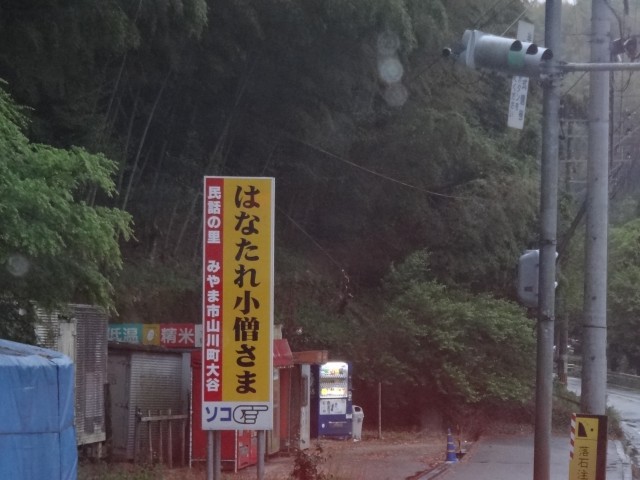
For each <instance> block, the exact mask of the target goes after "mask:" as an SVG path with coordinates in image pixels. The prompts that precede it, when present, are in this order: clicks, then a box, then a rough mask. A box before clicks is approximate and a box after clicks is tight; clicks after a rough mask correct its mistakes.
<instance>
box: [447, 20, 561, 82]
mask: <svg viewBox="0 0 640 480" xmlns="http://www.w3.org/2000/svg"><path fill="white" fill-rule="evenodd" d="M443 53H444V54H445V56H449V55H451V56H453V57H455V58H456V59H457V60H458V62H460V63H462V64H464V65H466V66H467V67H470V68H474V69H483V68H484V69H488V70H493V71H497V72H502V73H507V74H510V75H518V76H522V77H539V76H540V74H541V73H542V71H543V68H544V64H545V63H546V62H548V61H549V60H551V59H552V58H553V52H552V51H551V50H549V49H548V48H542V47H538V46H537V45H536V44H535V43H530V42H521V41H520V40H516V39H514V38H507V37H499V36H497V35H491V34H489V33H484V32H481V31H480V30H465V32H464V35H463V36H462V44H461V45H458V47H457V48H456V49H454V50H448V49H447V50H445V51H444V52H443Z"/></svg>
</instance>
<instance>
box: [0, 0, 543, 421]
mask: <svg viewBox="0 0 640 480" xmlns="http://www.w3.org/2000/svg"><path fill="white" fill-rule="evenodd" d="M481 3H482V2H480V3H479V2H474V1H471V0H449V1H446V2H445V1H442V0H438V1H429V2H425V1H421V0H351V1H338V0H310V1H305V2H292V1H281V0H245V1H242V2H238V1H234V0H216V1H213V0H175V1H167V0H145V1H133V2H131V1H125V0H106V1H98V0H90V1H85V0H68V1H65V2H61V1H59V0H42V1H38V2H35V1H33V0H32V1H23V0H10V1H8V2H3V4H2V6H0V40H1V41H0V72H2V73H3V74H5V75H6V77H7V79H8V80H9V88H10V89H11V91H12V93H13V94H14V95H15V97H16V98H18V100H19V101H20V102H21V103H24V104H26V105H28V106H29V107H30V108H31V109H30V110H28V111H26V114H28V116H29V118H30V119H31V120H32V122H31V123H29V124H28V125H30V128H31V135H29V136H30V138H33V139H35V140H36V141H38V142H43V143H48V144H51V145H55V146H57V147H65V148H67V147H68V148H67V149H66V150H58V149H55V148H52V147H45V146H43V145H41V144H32V143H29V142H28V141H27V140H26V138H25V137H24V135H23V134H21V133H20V134H19V132H20V128H23V129H24V127H25V125H26V122H24V120H23V118H22V116H20V115H19V114H18V113H17V112H16V111H15V108H12V107H10V106H9V107H7V106H6V103H5V102H0V112H3V117H2V118H7V119H8V121H6V122H5V121H3V123H1V124H0V127H1V128H7V129H8V130H7V134H6V135H5V134H4V132H0V133H3V138H2V140H0V141H1V142H4V143H0V148H5V149H6V151H7V152H11V155H9V156H8V157H7V161H6V162H7V163H6V165H5V170H6V172H5V171H4V170H3V171H0V173H3V174H4V173H6V176H5V177H4V180H0V184H2V185H4V184H3V183H2V182H5V183H6V184H7V186H6V187H5V188H6V189H8V190H7V195H6V198H0V213H2V214H3V219H2V222H5V223H6V229H3V230H2V232H3V234H5V232H10V234H11V238H12V239H13V240H12V241H13V242H14V244H15V245H14V244H12V245H7V246H6V248H5V249H4V250H3V246H2V244H1V242H0V253H1V254H3V255H10V254H13V253H14V252H15V253H18V254H20V255H21V256H15V257H11V261H10V263H11V264H12V265H14V264H15V265H14V268H18V267H20V265H21V264H22V263H24V262H22V259H23V258H24V259H26V261H27V264H28V265H29V266H30V270H29V276H28V278H27V277H20V278H19V279H17V280H16V279H15V278H13V276H12V277H11V278H9V277H7V281H6V282H3V283H1V284H0V286H2V287H6V288H7V289H8V291H12V289H13V290H15V294H16V295H17V294H18V293H20V294H22V295H23V296H24V297H25V298H36V297H37V299H38V300H42V301H47V302H49V303H53V302H54V301H57V300H60V299H63V298H69V297H77V296H82V297H83V298H84V297H87V298H88V299H89V300H94V299H95V300H97V301H101V302H102V303H105V302H107V303H108V298H109V295H110V293H111V291H112V282H113V274H114V273H115V272H117V271H118V269H119V268H120V267H121V265H122V259H121V257H120V254H119V251H118V249H117V241H116V240H117V239H119V238H124V239H126V238H127V235H128V234H129V233H130V232H129V228H130V223H129V222H130V218H129V217H127V216H126V215H124V214H123V213H122V212H120V211H118V210H112V209H108V208H106V207H105V206H104V205H109V206H114V205H119V206H121V207H122V208H123V209H124V208H125V207H124V206H125V205H126V209H127V210H128V211H129V212H130V214H131V216H132V218H134V219H135V225H136V232H135V233H136V235H135V241H130V242H127V243H124V244H123V252H124V253H123V255H124V273H125V274H124V275H122V276H121V277H120V279H119V281H118V282H117V284H116V285H115V291H116V299H115V303H116V305H117V308H118V311H119V312H120V314H121V315H122V316H121V318H122V319H123V320H128V321H136V320H141V321H144V320H147V319H153V320H154V321H169V320H171V321H175V319H176V318H180V319H183V320H184V321H198V320H199V315H200V312H199V309H200V306H199V298H200V294H201V293H200V287H199V284H198V282H199V280H198V278H199V277H198V275H199V267H198V261H199V258H200V248H201V247H200V242H201V238H202V237H201V220H200V212H199V211H200V198H201V197H200V188H201V180H202V175H203V174H216V175H217V174H220V175H247V176H273V177H276V180H277V181H276V185H277V200H276V201H277V214H276V219H275V222H276V235H277V239H276V242H275V243H276V250H277V252H276V256H277V258H276V265H277V268H276V289H275V294H276V303H275V310H276V317H277V319H278V321H280V322H282V323H283V324H284V326H285V335H286V336H287V337H288V338H289V339H290V342H291V344H292V346H293V348H294V349H297V350H304V349H314V348H323V349H328V350H329V351H330V352H331V354H332V356H334V357H341V358H345V359H353V361H354V362H355V363H356V364H357V368H356V370H355V371H356V372H357V373H356V375H357V377H358V378H356V381H357V382H358V383H359V385H361V386H363V387H362V388H363V389H364V388H369V387H371V385H372V384H375V382H377V381H380V380H383V381H385V382H393V385H392V387H393V388H394V393H393V394H392V395H393V396H394V398H395V400H397V402H396V403H394V404H393V405H394V408H397V409H398V412H401V411H402V409H403V408H405V407H406V406H407V405H406V404H405V403H403V402H407V401H409V400H410V401H411V402H414V403H412V405H411V406H412V407H416V408H415V409H414V410H419V405H418V402H419V400H420V398H425V399H426V400H427V403H429V404H432V405H439V406H444V405H446V403H447V399H450V400H456V401H461V402H468V403H479V402H501V401H505V400H507V399H520V398H522V397H523V396H525V395H526V390H527V384H526V381H525V380H524V377H525V372H526V373H527V374H529V373H530V372H529V365H528V363H527V362H526V361H525V357H526V355H528V353H530V348H531V341H532V340H531V326H530V325H529V324H528V323H527V322H526V320H525V319H524V317H523V315H522V312H521V311H520V310H519V309H518V308H517V307H515V306H513V305H512V304H510V303H509V302H506V301H501V300H499V299H498V298H508V297H509V296H510V295H512V282H513V275H514V269H513V266H514V265H515V262H516V259H517V258H518V255H519V253H520V252H521V251H522V249H523V248H525V247H526V246H527V245H528V244H529V243H530V242H531V241H532V239H534V238H535V232H536V228H535V224H536V216H537V208H538V201H537V189H538V186H537V173H536V163H535V156H536V155H537V152H538V143H539V134H537V133H536V128H534V126H535V125H536V122H537V119H538V118H539V117H538V116H539V109H537V108H535V107H534V106H533V105H534V104H535V103H536V102H535V100H536V98H537V97H536V96H537V95H538V94H539V90H538V89H536V88H535V86H533V85H532V86H531V95H530V101H529V104H530V106H529V107H528V114H527V115H528V125H527V129H526V130H525V132H524V133H523V134H520V133H519V132H508V131H506V127H505V123H506V121H505V115H506V113H505V107H506V102H507V101H508V94H507V92H508V85H509V82H508V80H507V79H505V78H503V77H498V76H494V75H486V74H484V73H478V74H476V73H474V72H470V71H465V72H463V73H460V71H458V70H456V69H454V68H452V66H451V64H448V63H445V62H444V61H442V58H441V54H440V53H441V49H442V47H443V46H446V45H451V41H452V39H454V38H455V39H458V38H460V36H461V34H462V31H463V30H464V29H465V28H469V26H471V25H470V24H471V23H473V22H475V21H476V20H478V19H481V20H482V21H483V28H485V27H486V28H485V29H486V30H487V31H494V32H497V31H500V32H501V31H504V30H505V29H507V28H508V27H509V26H510V25H511V24H512V23H513V19H514V18H515V17H516V16H517V15H519V14H520V13H521V12H520V7H521V5H519V2H516V3H515V4H512V5H509V6H508V7H506V8H502V7H501V8H499V9H496V8H493V7H487V6H486V5H483V4H481ZM469 15H471V16H472V18H471V20H473V21H471V20H470V17H469ZM388 58H392V59H393V60H394V61H396V62H397V63H396V65H397V66H400V67H401V68H402V79H401V80H402V82H401V83H402V85H401V87H402V88H401V90H402V91H403V92H404V94H405V95H404V97H402V99H401V100H402V101H398V102H395V103H394V102H390V101H389V99H390V98H391V97H390V96H389V95H388V94H389V91H390V90H392V88H391V87H392V86H391V85H390V83H389V81H388V80H385V78H383V76H382V75H381V65H382V64H383V63H384V61H385V60H387V59H388ZM393 86H395V87H399V84H398V85H393ZM22 131H25V130H22ZM70 145H80V146H82V147H84V149H80V148H75V147H69V146H70ZM14 150H15V151H16V152H18V153H19V154H18V155H14V154H13V152H14ZM98 151H100V152H107V156H108V157H109V158H113V159H114V160H116V162H117V165H116V166H114V164H113V163H111V162H109V161H108V160H106V158H105V157H103V156H102V155H93V154H90V153H88V152H98ZM0 153H2V157H3V158H4V157H5V156H6V155H5V152H2V151H0ZM0 168H1V167H0ZM114 173H115V174H116V181H115V185H114V184H112V183H111V178H112V175H113V174H114ZM9 192H10V193H11V194H10V195H9ZM0 193H1V192H0ZM110 195H111V196H110ZM94 199H96V201H97V202H98V203H97V205H100V206H99V207H96V206H95V205H96V203H94ZM2 226H4V225H2ZM7 234H8V233H7ZM0 239H2V237H0ZM5 250H6V251H5ZM412 252H429V255H428V256H424V257H420V256H419V255H416V256H415V257H413V258H412V259H411V260H409V262H404V263H402V268H400V267H398V268H397V269H393V270H392V271H391V272H390V273H389V271H390V266H391V265H392V264H394V263H395V264H399V262H403V260H404V259H405V258H406V257H408V256H409V255H410V254H411V253H412ZM427 266H428V269H427ZM422 268H424V270H421V269H422ZM387 274H389V276H388V277H387V278H386V280H383V279H384V278H385V275H387ZM0 280H2V279H1V278H0ZM9 280H11V282H9ZM27 280H28V281H27ZM383 284H384V286H383ZM52 286H54V287H55V288H52ZM18 290H20V291H19V292H18ZM481 292H485V294H479V293H481ZM36 294H37V295H36ZM89 300H88V301H89ZM476 337H477V338H479V339H481V341H482V343H481V344H478V345H476V344H474V343H473V341H472V339H473V338H476ZM526 358H528V357H526ZM484 365H486V366H488V368H487V369H484V370H483V366H484ZM503 365H507V367H506V368H504V373H501V368H502V367H503ZM392 379H393V380H392ZM372 382H373V383H372ZM414 388H416V389H417V390H415V391H414V390H413V389H414ZM415 392H418V394H416V393H415ZM410 393H411V394H410ZM400 416H401V415H400V414H399V415H398V417H400Z"/></svg>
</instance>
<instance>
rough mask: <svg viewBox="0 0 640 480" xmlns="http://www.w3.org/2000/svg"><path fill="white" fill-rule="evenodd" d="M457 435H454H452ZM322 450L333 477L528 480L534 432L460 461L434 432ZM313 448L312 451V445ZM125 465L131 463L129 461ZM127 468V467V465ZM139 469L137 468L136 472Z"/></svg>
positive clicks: (616, 452)
mask: <svg viewBox="0 0 640 480" xmlns="http://www.w3.org/2000/svg"><path fill="white" fill-rule="evenodd" d="M456 440H457V439H456ZM316 445H319V446H320V448H321V452H319V455H320V458H321V459H323V461H322V462H321V463H320V466H321V468H322V471H323V472H325V473H327V474H329V475H331V477H330V478H332V479H334V480H503V479H504V480H532V479H533V434H532V433H531V431H526V429H523V430H520V431H510V432H507V433H505V432H504V431H503V432H501V434H494V435H489V436H484V437H482V438H480V440H478V441H477V442H475V443H474V444H468V447H469V448H468V453H467V454H466V455H464V457H463V458H462V460H461V461H459V462H457V463H453V464H446V463H445V460H446V457H447V453H446V451H447V435H446V434H445V433H442V432H435V433H429V434H425V433H415V434H411V433H406V432H404V433H400V434H394V433H387V434H384V438H383V439H382V440H380V439H378V438H377V436H376V435H374V434H373V433H369V434H367V432H365V433H364V434H363V440H362V441H360V442H353V441H348V440H345V441H338V440H322V441H319V442H314V446H316ZM551 447H552V448H551V465H550V466H551V480H566V479H567V478H568V471H569V438H568V435H557V436H554V437H553V438H552V442H551ZM312 452H313V450H312ZM294 462H295V457H294V456H293V455H290V456H282V455H280V456H275V457H271V458H270V459H269V460H268V461H267V462H266V463H265V476H264V480H289V479H290V478H291V473H292V472H293V467H294ZM129 466H130V465H129ZM104 467H105V468H106V470H104V471H100V472H95V473H96V475H87V472H84V475H80V476H79V479H80V480H94V479H104V478H132V479H142V478H145V479H148V478H153V479H158V480H160V479H162V480H204V479H206V470H205V468H204V465H199V466H197V467H195V468H191V469H189V468H177V469H172V470H168V469H159V470H154V471H152V472H146V473H147V474H148V475H145V476H140V475H131V476H129V475H126V474H125V475H120V476H109V477H105V476H104V474H105V473H106V472H107V471H108V473H109V474H110V475H112V474H114V472H115V466H114V465H105V466H104ZM130 467H131V466H130ZM137 473H138V474H139V473H140V472H137ZM222 479H223V480H256V479H257V471H256V467H253V466H252V467H248V468H246V469H243V470H241V471H240V472H238V473H236V474H233V473H229V472H223V474H222ZM607 480H631V465H630V462H629V460H628V458H627V457H626V455H625V453H624V451H623V448H622V445H621V443H620V442H619V441H610V442H609V445H608V449H607Z"/></svg>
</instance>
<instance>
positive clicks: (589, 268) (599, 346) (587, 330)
mask: <svg viewBox="0 0 640 480" xmlns="http://www.w3.org/2000/svg"><path fill="white" fill-rule="evenodd" d="M610 29H611V25H610V12H609V10H608V8H607V5H606V4H605V0H593V1H592V4H591V32H592V33H591V63H592V64H598V63H606V62H608V61H610V47H611V35H610ZM589 75H590V86H589V158H588V165H587V227H586V238H585V284H584V317H583V338H582V340H583V345H582V348H583V350H582V394H581V405H580V406H581V409H582V412H583V413H589V414H593V415H604V414H605V411H606V388H607V237H608V235H607V233H608V232H607V229H608V224H609V72H608V71H593V72H591V73H590V74H589Z"/></svg>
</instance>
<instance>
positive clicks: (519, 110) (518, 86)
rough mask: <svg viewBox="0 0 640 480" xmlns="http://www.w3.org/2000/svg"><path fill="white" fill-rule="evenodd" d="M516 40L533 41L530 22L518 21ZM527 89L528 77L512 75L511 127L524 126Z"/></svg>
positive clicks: (509, 120) (520, 127)
mask: <svg viewBox="0 0 640 480" xmlns="http://www.w3.org/2000/svg"><path fill="white" fill-rule="evenodd" d="M518 40H521V41H523V42H533V25H532V24H531V23H527V22H523V21H522V20H521V21H519V22H518ZM528 90H529V78H527V77H513V80H511V99H510V100H509V117H508V120H507V125H508V126H509V127H511V128H519V129H520V130H522V128H523V127H524V111H525V109H526V107H527V92H528Z"/></svg>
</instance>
